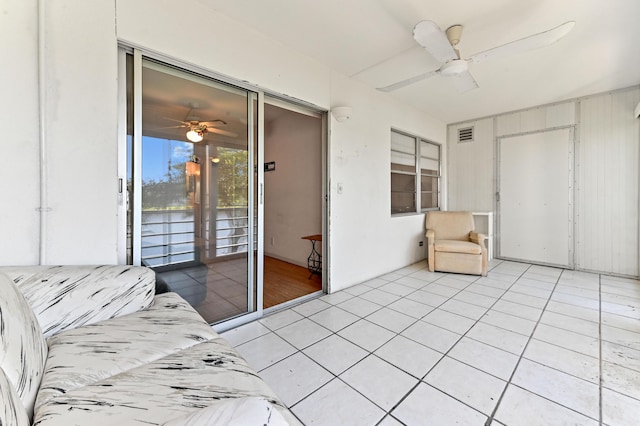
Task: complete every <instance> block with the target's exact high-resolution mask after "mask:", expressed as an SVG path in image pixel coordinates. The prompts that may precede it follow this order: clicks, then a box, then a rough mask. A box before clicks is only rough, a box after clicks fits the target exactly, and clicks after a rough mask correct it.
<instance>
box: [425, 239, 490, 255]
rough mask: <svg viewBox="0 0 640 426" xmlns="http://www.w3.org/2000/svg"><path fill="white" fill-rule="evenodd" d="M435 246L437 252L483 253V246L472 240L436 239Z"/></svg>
mask: <svg viewBox="0 0 640 426" xmlns="http://www.w3.org/2000/svg"><path fill="white" fill-rule="evenodd" d="M434 248H435V250H436V251H437V252H438V251H444V252H448V253H466V254H482V247H480V246H479V245H478V244H476V243H472V242H470V241H458V240H436V242H435V244H434Z"/></svg>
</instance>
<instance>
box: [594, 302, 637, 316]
mask: <svg viewBox="0 0 640 426" xmlns="http://www.w3.org/2000/svg"><path fill="white" fill-rule="evenodd" d="M600 303H601V305H600V306H601V309H602V312H608V313H610V314H616V315H622V316H625V317H629V318H635V319H639V320H640V309H638V307H637V306H636V305H628V304H627V305H623V304H618V303H611V302H600Z"/></svg>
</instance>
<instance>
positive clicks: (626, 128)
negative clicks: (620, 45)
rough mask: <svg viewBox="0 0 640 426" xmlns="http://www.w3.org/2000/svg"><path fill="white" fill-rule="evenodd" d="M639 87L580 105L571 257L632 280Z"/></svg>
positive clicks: (635, 263)
mask: <svg viewBox="0 0 640 426" xmlns="http://www.w3.org/2000/svg"><path fill="white" fill-rule="evenodd" d="M639 100H640V89H638V88H636V89H635V90H629V91H622V92H616V93H613V94H607V95H601V96H593V97H588V98H585V99H582V100H581V101H580V126H579V135H580V136H579V138H580V140H579V150H578V162H577V165H578V168H577V173H578V182H577V183H578V185H577V194H576V200H577V209H578V217H577V231H578V232H577V236H578V239H577V245H576V252H577V253H576V255H577V261H578V266H579V267H580V268H581V269H586V270H594V271H605V272H613V273H619V274H623V275H633V276H637V275H638V274H639V271H638V158H639V152H638V144H639V142H640V141H639V135H640V120H638V119H637V118H635V117H633V109H634V108H635V106H636V105H637V104H638V101H639Z"/></svg>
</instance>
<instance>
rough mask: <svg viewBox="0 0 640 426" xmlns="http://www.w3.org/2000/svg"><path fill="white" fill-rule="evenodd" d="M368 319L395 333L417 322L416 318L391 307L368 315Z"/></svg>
mask: <svg viewBox="0 0 640 426" xmlns="http://www.w3.org/2000/svg"><path fill="white" fill-rule="evenodd" d="M366 319H367V321H371V322H372V323H374V324H377V325H379V326H380V327H384V328H386V329H387V330H391V331H393V332H394V333H400V332H401V331H402V330H404V329H405V328H407V327H409V326H410V325H411V324H413V323H414V322H416V319H415V318H413V317H410V316H408V315H405V314H401V313H400V312H398V311H394V310H393V309H389V308H382V309H380V310H378V311H376V312H374V313H372V314H371V315H369V316H368V317H366Z"/></svg>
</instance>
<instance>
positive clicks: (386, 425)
mask: <svg viewBox="0 0 640 426" xmlns="http://www.w3.org/2000/svg"><path fill="white" fill-rule="evenodd" d="M377 426H404V425H403V424H402V423H400V422H399V421H398V420H396V419H394V418H393V417H391V415H389V416H387V417H385V418H384V419H382V421H381V422H380V423H378V424H377Z"/></svg>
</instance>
